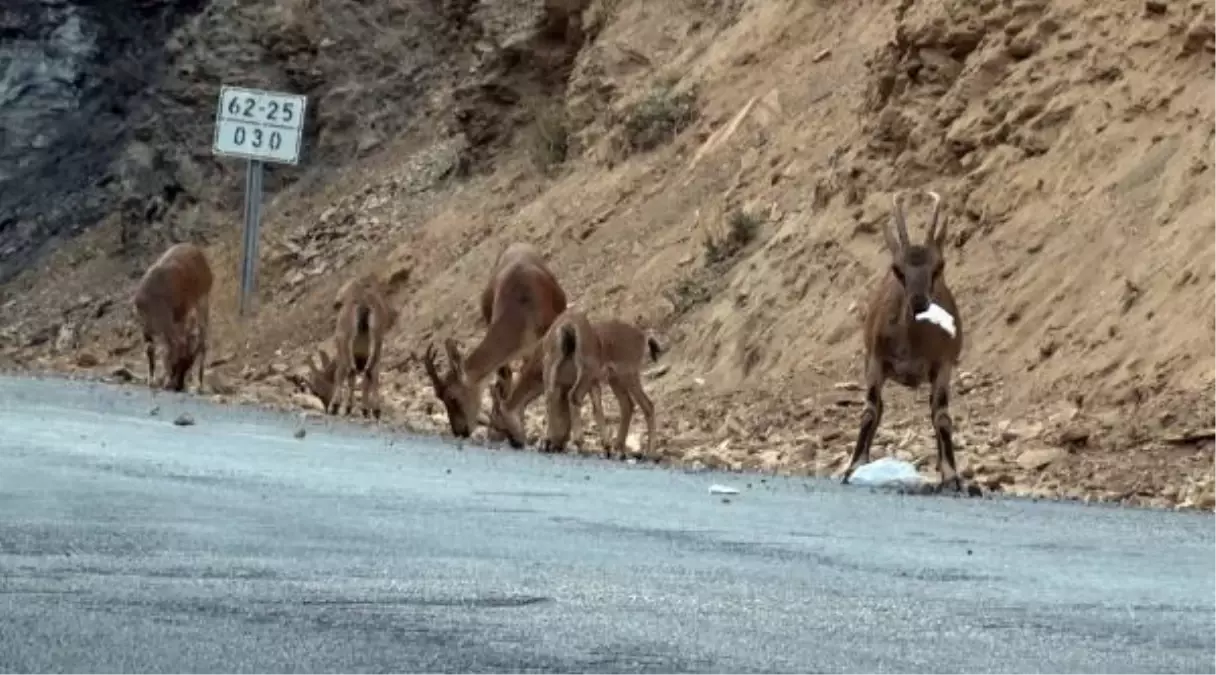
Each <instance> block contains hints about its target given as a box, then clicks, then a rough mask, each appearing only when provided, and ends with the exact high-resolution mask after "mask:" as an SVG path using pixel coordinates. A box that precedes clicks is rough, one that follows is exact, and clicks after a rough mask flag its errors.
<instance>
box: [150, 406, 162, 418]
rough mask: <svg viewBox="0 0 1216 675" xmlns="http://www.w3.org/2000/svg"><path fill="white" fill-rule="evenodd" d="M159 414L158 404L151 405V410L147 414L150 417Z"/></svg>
mask: <svg viewBox="0 0 1216 675" xmlns="http://www.w3.org/2000/svg"><path fill="white" fill-rule="evenodd" d="M159 414H160V406H158V405H154V406H152V408H151V410H149V411H148V415H149V416H150V417H156V416H157V415H159Z"/></svg>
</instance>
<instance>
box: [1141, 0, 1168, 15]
mask: <svg viewBox="0 0 1216 675" xmlns="http://www.w3.org/2000/svg"><path fill="white" fill-rule="evenodd" d="M1165 9H1166V5H1165V2H1164V0H1147V1H1146V2H1145V3H1144V13H1145V14H1165Z"/></svg>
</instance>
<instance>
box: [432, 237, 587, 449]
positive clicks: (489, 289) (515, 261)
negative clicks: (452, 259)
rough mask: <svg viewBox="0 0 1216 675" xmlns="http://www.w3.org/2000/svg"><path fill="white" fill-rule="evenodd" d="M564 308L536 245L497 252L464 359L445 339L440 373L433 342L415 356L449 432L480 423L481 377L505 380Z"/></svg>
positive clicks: (465, 433)
mask: <svg viewBox="0 0 1216 675" xmlns="http://www.w3.org/2000/svg"><path fill="white" fill-rule="evenodd" d="M564 311H566V292H565V291H564V290H562V287H561V284H559V283H558V281H557V277H556V276H554V275H553V272H551V271H550V270H549V267H548V265H546V264H545V259H544V257H543V256H542V255H541V254H540V251H538V250H537V249H536V247H535V246H532V245H531V244H527V243H522V242H517V243H513V244H511V245H509V246H507V247H506V249H504V250H503V251H502V252H501V253H500V254H499V255H498V259H497V260H496V261H495V263H494V269H493V271H492V272H491V274H490V280H489V282H488V283H487V284H486V286H485V288H484V290H482V293H481V317H482V320H483V321H484V322H485V323H486V326H487V329H486V334H485V337H483V338H482V339H481V342H480V343H479V344H478V345H477V346H476V347H474V348H473V351H472V352H470V353H469V355H468V357H467V358H466V357H464V356H462V355H461V353H460V347H459V345H458V344H457V343H456V340H454V339H452V338H448V339H447V340H445V341H444V348H445V349H446V351H447V356H448V372H447V373H446V374H445V375H440V373H439V368H438V367H437V366H436V364H435V348H434V346H433V345H428V346H427V349H426V353H425V354H424V355H423V356H422V357H421V358H420V359H418V360H419V361H421V363H422V365H423V367H424V368H425V369H426V374H427V377H428V378H430V381H431V385H432V387H433V388H434V390H435V396H436V397H438V398H439V400H440V402H441V403H443V406H444V408H445V409H446V410H447V413H448V424H449V426H451V428H452V433H453V434H455V435H456V436H457V437H460V438H468V437H469V436H470V435H471V434H472V433H473V428H474V426H475V425H476V424H478V423H484V422H483V417H482V415H481V405H482V401H481V398H482V387H483V386H484V384H485V381H486V378H488V377H489V376H490V375H491V374H494V373H497V375H498V378H499V380H500V381H502V380H505V379H509V378H510V376H511V370H510V367H509V364H510V363H511V361H513V360H515V359H518V358H520V357H523V356H526V355H527V354H528V353H529V352H531V351H532V350H533V349H534V348H535V347H536V345H537V343H538V342H539V341H540V339H541V337H543V336H544V334H545V332H546V331H548V330H549V326H550V325H551V324H552V323H553V321H554V319H556V318H557V316H558V315H559V314H561V313H562V312H564Z"/></svg>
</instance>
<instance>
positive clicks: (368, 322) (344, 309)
mask: <svg viewBox="0 0 1216 675" xmlns="http://www.w3.org/2000/svg"><path fill="white" fill-rule="evenodd" d="M334 304H335V305H336V306H337V309H338V318H337V322H336V325H335V327H334V342H335V347H336V350H337V354H336V355H335V356H334V360H333V363H332V367H333V369H334V377H333V391H332V393H331V395H330V400H329V404H328V405H327V406H326V411H327V412H329V413H330V414H336V413H337V412H338V408H339V407H341V404H342V400H341V399H342V397H341V393H342V386H343V385H346V388H347V389H346V414H347V415H349V414H350V413H351V409H352V408H354V406H355V376H356V375H362V376H363V396H362V398H363V416H364V417H367V415H368V413H369V412H370V413H371V414H372V415H373V416H375V418H376V419H380V415H381V414H382V412H383V409H382V405H381V400H380V361H381V354H382V350H383V347H384V336H385V334H386V333H387V332H388V331H389V329H391V328H392V327H393V325H394V324H395V323H396V322H397V310H395V309H393V308H392V307H389V306H388V301H387V300H386V299H385V293H384V288H383V286H382V285H381V283H380V279H379V277H377V276H376V275H375V274H366V275H363V276H361V277H358V278H357V279H352V280H351V281H348V282H347V283H346V285H345V286H343V287H342V289H341V290H339V292H338V297H337V299H336V300H335V302H334Z"/></svg>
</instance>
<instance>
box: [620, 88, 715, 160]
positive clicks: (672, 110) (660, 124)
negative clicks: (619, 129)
mask: <svg viewBox="0 0 1216 675" xmlns="http://www.w3.org/2000/svg"><path fill="white" fill-rule="evenodd" d="M698 114H699V111H698V106H697V92H696V89H695V88H690V89H685V90H684V91H676V89H675V83H674V82H664V83H662V84H660V85H659V86H657V87H656V88H655V89H653V90H652V91H651V92H650V93H649V94H647V95H646V97H645V98H643V99H642V100H640V101H638V102H637V103H635V104H634V105H633V106H631V107H630V108H629V110H628V111H627V112H626V114H625V139H626V141H627V142H628V144H629V148H630V149H631V150H632V151H634V152H646V151H648V150H653V149H654V148H657V147H659V146H660V145H663V144H664V143H668V142H670V141H671V139H673V138H675V137H676V135H677V134H679V133H680V132H681V131H683V130H684V129H687V128H688V127H689V126H691V125H692V123H693V122H695V121H696V120H697V115H698Z"/></svg>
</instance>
